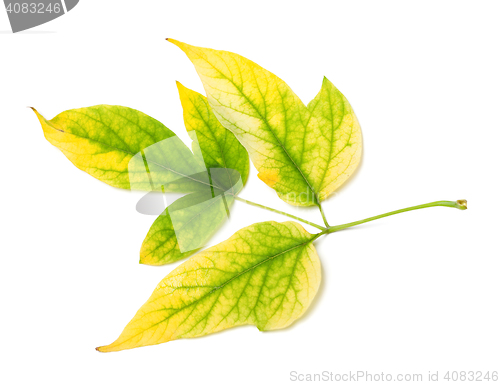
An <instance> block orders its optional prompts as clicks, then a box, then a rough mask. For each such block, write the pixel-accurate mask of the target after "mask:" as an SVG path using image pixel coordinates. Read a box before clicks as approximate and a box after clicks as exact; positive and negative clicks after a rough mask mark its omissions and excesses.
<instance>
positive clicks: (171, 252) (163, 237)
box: [140, 169, 243, 265]
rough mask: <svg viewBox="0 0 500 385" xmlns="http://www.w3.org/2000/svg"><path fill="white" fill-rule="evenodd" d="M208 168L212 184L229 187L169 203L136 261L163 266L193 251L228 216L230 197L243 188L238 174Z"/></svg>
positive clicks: (203, 243)
mask: <svg viewBox="0 0 500 385" xmlns="http://www.w3.org/2000/svg"><path fill="white" fill-rule="evenodd" d="M210 171H211V175H212V180H213V181H214V183H215V184H216V185H219V186H229V187H223V189H222V190H217V189H215V190H213V191H212V190H210V189H206V190H205V191H200V192H196V193H191V194H188V195H186V196H184V197H182V198H179V199H178V200H176V201H175V202H174V203H172V204H171V205H169V206H168V208H167V209H166V210H165V211H164V212H163V213H162V214H161V215H159V216H158V218H157V219H156V220H155V222H154V223H153V225H152V226H151V228H150V230H149V232H148V234H147V236H146V238H145V240H144V242H143V244H142V247H141V259H140V263H143V264H148V265H164V264H166V263H171V262H175V261H177V260H179V259H181V258H184V257H187V256H189V255H191V254H193V253H195V252H196V251H198V250H199V249H200V248H201V247H203V246H204V245H205V244H206V242H207V241H208V240H209V239H210V237H211V236H212V235H213V234H215V232H216V231H217V229H218V228H219V226H220V225H221V224H222V223H223V222H224V220H225V219H226V218H227V217H229V208H230V206H231V205H232V204H233V202H234V196H235V195H236V194H238V193H239V191H240V190H241V188H242V187H243V185H242V183H241V179H240V175H239V173H238V172H236V171H234V170H228V169H210ZM228 175H229V176H228ZM233 180H237V181H238V182H237V184H236V185H232V184H230V183H232V182H233Z"/></svg>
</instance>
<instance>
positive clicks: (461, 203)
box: [320, 199, 467, 235]
mask: <svg viewBox="0 0 500 385" xmlns="http://www.w3.org/2000/svg"><path fill="white" fill-rule="evenodd" d="M437 206H443V207H453V208H456V209H459V210H466V209H467V201H466V200H465V199H461V200H458V201H455V202H452V201H437V202H431V203H425V204H423V205H418V206H411V207H407V208H405V209H401V210H396V211H391V212H388V213H385V214H380V215H377V216H374V217H370V218H366V219H362V220H360V221H356V222H350V223H345V224H343V225H338V226H330V227H328V229H327V230H326V231H323V232H322V233H320V234H321V235H322V234H326V233H328V234H329V233H334V232H336V231H340V230H344V229H347V228H348V227H353V226H357V225H361V224H363V223H366V222H371V221H374V220H377V219H380V218H384V217H388V216H391V215H395V214H399V213H404V212H406V211H412V210H419V209H425V208H427V207H437Z"/></svg>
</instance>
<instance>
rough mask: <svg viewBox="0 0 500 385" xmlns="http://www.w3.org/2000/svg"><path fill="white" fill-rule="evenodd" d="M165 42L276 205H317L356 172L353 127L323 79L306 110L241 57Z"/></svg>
mask: <svg viewBox="0 0 500 385" xmlns="http://www.w3.org/2000/svg"><path fill="white" fill-rule="evenodd" d="M168 40H169V41H171V42H172V43H173V44H175V45H177V46H178V47H179V48H181V49H182V50H183V51H184V52H185V53H186V55H187V56H188V58H189V59H190V60H191V61H192V62H193V64H194V66H195V68H196V71H197V72H198V75H199V76H200V79H201V80H202V82H203V85H204V87H205V91H206V93H207V97H208V101H209V103H210V106H211V107H212V109H213V111H214V114H215V115H216V117H217V118H218V119H219V121H220V122H221V123H222V125H223V126H224V127H226V128H227V129H229V130H231V131H232V132H233V133H234V134H235V135H236V137H237V138H238V139H239V140H240V142H241V143H242V144H243V145H244V146H245V147H246V149H247V150H248V152H249V155H250V157H251V159H252V162H253V163H254V165H255V167H256V168H257V170H258V171H259V174H258V176H259V178H260V179H261V180H263V181H264V182H265V183H266V184H267V185H269V186H270V187H272V188H273V189H275V190H276V192H277V193H278V195H279V196H280V198H281V199H283V200H285V201H286V202H288V203H290V204H293V205H299V206H311V205H314V204H317V205H319V202H320V201H322V200H324V199H326V198H327V197H328V196H329V195H330V194H331V193H332V192H333V191H334V190H335V189H337V188H338V187H339V186H340V185H341V184H342V183H344V182H345V181H346V180H347V179H348V178H349V176H350V175H351V174H352V173H353V172H354V170H355V168H356V167H357V165H358V163H359V161H360V158H361V147H362V140H361V130H360V127H359V123H358V121H357V119H356V116H355V115H354V112H353V110H352V108H351V106H350V105H349V102H348V101H347V99H346V98H345V97H344V96H343V95H342V94H341V93H340V92H339V91H338V90H337V89H336V88H335V87H334V86H333V85H332V84H331V83H330V82H329V81H328V80H327V79H326V78H325V79H324V81H323V87H322V89H321V91H320V93H319V94H318V95H317V96H316V98H315V99H314V100H313V101H312V102H311V103H310V105H309V106H308V107H306V106H305V105H304V104H303V103H302V101H301V100H300V99H299V98H298V97H297V95H295V94H294V93H293V91H292V90H291V89H290V87H288V85H287V84H286V83H285V82H283V80H281V79H280V78H278V77H277V76H276V75H274V74H272V73H270V72H269V71H267V70H265V69H264V68H262V67H260V66H258V65H257V64H255V63H254V62H252V61H250V60H248V59H246V58H244V57H242V56H240V55H237V54H234V53H231V52H226V51H216V50H212V49H208V48H200V47H194V46H191V45H188V44H185V43H181V42H178V41H176V40H172V39H168Z"/></svg>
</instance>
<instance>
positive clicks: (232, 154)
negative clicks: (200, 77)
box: [177, 82, 250, 184]
mask: <svg viewBox="0 0 500 385" xmlns="http://www.w3.org/2000/svg"><path fill="white" fill-rule="evenodd" d="M177 89H178V90H179V97H180V99H181V103H182V108H183V115H184V124H185V126H186V130H187V131H188V133H189V134H190V136H191V137H192V139H193V140H196V142H197V145H198V146H199V147H200V149H201V152H202V156H203V160H204V164H205V166H206V168H207V169H211V168H224V169H232V170H236V171H237V172H238V173H239V174H240V176H241V180H242V182H243V184H245V183H246V181H247V179H248V173H249V169H250V161H249V159H248V153H247V151H246V150H245V148H244V147H243V146H242V145H241V143H240V142H238V140H237V139H236V137H235V136H234V134H233V133H232V132H231V131H229V130H227V129H226V128H224V127H223V126H222V125H221V124H220V123H219V121H218V120H217V118H216V117H215V115H214V114H213V111H212V108H211V107H210V105H209V104H208V101H207V98H206V97H205V96H203V95H201V94H199V93H198V92H196V91H193V90H190V89H189V88H187V87H184V86H183V85H182V84H181V83H179V82H177ZM193 133H196V138H194V137H193V135H192V134H193ZM194 150H195V148H193V151H194Z"/></svg>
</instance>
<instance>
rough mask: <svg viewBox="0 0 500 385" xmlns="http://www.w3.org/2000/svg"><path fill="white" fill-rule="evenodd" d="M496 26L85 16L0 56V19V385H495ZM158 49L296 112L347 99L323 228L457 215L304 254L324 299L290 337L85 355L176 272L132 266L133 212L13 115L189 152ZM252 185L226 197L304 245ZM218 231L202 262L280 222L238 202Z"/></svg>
mask: <svg viewBox="0 0 500 385" xmlns="http://www.w3.org/2000/svg"><path fill="white" fill-rule="evenodd" d="M499 12H500V3H498V2H497V1H467V2H464V1H415V2H410V1H405V2H402V1H300V2H296V1H269V0H266V1H256V0H254V1H246V2H237V1H224V2H223V1H181V0H178V1H123V0H120V1H118V0H114V1H109V0H108V1H98V0H84V1H81V2H80V4H78V5H77V6H76V7H75V8H74V9H73V10H72V11H70V12H69V13H68V14H67V15H65V16H64V17H61V18H59V19H56V20H54V21H52V22H50V23H47V24H45V25H42V26H39V27H36V28H34V29H32V30H29V31H26V32H24V33H18V34H15V35H12V34H11V33H10V32H9V29H10V26H9V24H8V20H7V16H6V13H5V12H3V10H1V11H0V30H1V31H2V32H1V33H0V48H1V51H0V52H1V64H0V66H1V83H0V109H1V113H0V135H1V144H2V151H1V152H0V157H1V174H0V183H1V186H2V188H1V191H0V194H1V204H2V210H1V224H2V230H1V242H0V250H1V258H2V260H1V261H2V263H1V268H0V269H1V270H0V293H1V294H0V295H1V310H0V311H1V317H0V333H1V340H0V341H1V345H0V346H1V350H0V354H1V355H2V357H1V359H0V362H1V363H0V382H2V383H4V384H38V383H43V384H90V383H91V384H110V383H113V384H118V383H120V384H137V383H141V384H196V383H199V384H234V383H238V384H256V383H263V384H285V383H289V382H290V379H291V377H290V372H291V371H297V372H298V373H302V374H305V373H319V372H322V371H331V372H333V373H346V372H349V371H358V370H362V371H369V372H370V373H372V374H375V373H381V372H384V373H391V374H393V375H396V374H399V373H410V374H411V373H422V374H424V378H426V376H427V373H428V371H432V372H435V371H439V373H440V375H441V377H442V376H444V374H445V372H446V371H449V370H450V371H453V370H457V371H460V370H465V371H469V370H477V371H479V370H481V371H488V370H489V371H494V370H497V371H499V370H500V310H499V294H500V277H499V270H500V261H499V257H500V252H499V241H498V239H499V225H498V219H499V214H500V210H499V208H500V202H499V199H500V198H499V182H498V166H499V156H498V151H499V140H500V134H499V129H500V118H499V108H500V93H499V88H500V76H499V69H500V54H499V38H500V23H499V22H498V15H499ZM166 37H172V38H175V39H178V40H181V41H184V42H187V43H190V44H193V45H198V46H202V47H210V48H216V49H224V50H228V51H233V52H236V53H239V54H241V55H243V56H245V57H248V58H250V59H252V60H254V61H255V62H257V63H259V64H260V65H262V66H263V67H264V68H266V69H268V70H270V71H272V72H274V73H275V74H277V75H278V76H280V77H281V78H282V79H284V80H285V81H286V82H287V83H288V84H289V85H290V86H291V87H292V89H293V90H294V91H295V92H296V93H297V94H298V95H299V96H300V97H301V98H302V100H303V101H304V102H308V101H309V100H310V99H312V98H313V97H314V96H315V94H316V93H317V92H318V90H319V88H320V85H321V81H322V77H323V76H324V75H326V76H327V77H328V78H329V79H330V80H331V81H332V82H333V83H334V84H335V85H336V86H337V87H338V88H339V89H340V90H341V91H342V92H343V93H344V94H345V95H346V97H347V98H348V99H349V101H350V102H351V104H352V105H353V107H354V109H355V111H356V114H357V116H358V118H359V120H360V122H361V126H362V129H363V136H364V154H363V161H362V164H361V167H360V168H359V171H358V172H357V173H356V174H355V176H354V177H353V178H352V180H350V181H349V183H347V184H346V185H345V186H344V187H342V188H341V189H340V190H339V191H338V192H337V194H336V196H335V197H332V198H331V199H329V200H327V201H326V202H325V205H324V207H325V210H326V213H327V215H328V218H329V220H330V223H331V224H341V223H345V222H349V221H353V220H358V219H362V218H365V217H368V216H371V215H376V214H380V213H383V212H386V211H390V210H394V209H398V208H403V207H407V206H411V205H415V204H420V203H426V202H429V201H434V200H442V199H444V200H456V199H464V198H465V199H468V201H469V210H467V211H459V210H455V209H450V208H431V209H427V210H421V211H416V212H411V213H405V214H402V215H399V216H394V217H391V218H386V219H383V220H380V221H377V222H373V223H371V224H367V225H364V226H360V227H357V228H355V229H350V230H347V231H344V232H339V233H336V234H332V235H330V236H328V237H323V238H321V240H319V241H317V242H316V246H317V249H318V253H319V255H320V257H321V261H322V268H323V282H322V285H321V290H320V292H319V294H318V296H317V298H316V299H315V301H314V303H313V305H312V306H311V308H310V309H309V310H308V312H307V314H306V315H305V316H304V317H303V318H302V319H300V320H299V321H297V322H296V323H295V324H294V325H292V327H290V328H288V329H286V330H283V331H277V332H266V333H261V332H259V331H258V330H257V329H256V328H255V327H251V326H249V327H240V328H235V329H230V330H227V331H225V332H222V333H218V334H215V335H210V336H207V337H203V338H196V339H190V340H179V341H173V342H169V343H167V344H162V345H157V346H152V347H145V348H140V349H133V350H129V351H123V352H118V353H109V354H103V353H98V352H96V351H95V350H94V348H95V347H96V346H100V345H104V344H108V343H111V342H112V341H113V340H114V339H115V338H116V337H117V336H118V335H119V333H120V332H121V331H122V328H123V327H124V326H125V324H126V323H127V322H128V321H129V320H130V319H131V317H132V316H133V315H134V314H135V312H136V311H137V309H138V308H139V307H140V306H141V305H142V304H143V303H144V302H145V300H146V299H147V298H148V297H149V295H150V293H151V292H152V290H153V289H154V287H155V286H156V284H157V283H158V282H159V281H160V280H161V279H162V278H163V277H164V276H165V275H167V274H168V272H169V271H171V269H172V268H173V267H174V266H171V265H170V266H163V267H156V268H155V267H150V266H144V265H139V264H138V259H139V248H140V245H141V243H142V240H143V238H144V236H145V235H146V233H147V231H148V229H149V226H150V225H151V223H152V222H153V221H154V217H152V216H145V215H141V214H139V213H137V212H136V211H135V204H136V202H137V200H138V199H139V198H140V197H141V196H142V193H131V192H126V191H121V190H118V189H114V188H111V187H109V186H107V185H105V184H104V183H102V182H99V181H98V180H96V179H94V178H92V177H90V176H89V175H87V174H85V173H84V172H81V171H79V170H78V169H76V168H75V167H74V166H73V165H72V164H71V163H70V162H69V161H68V160H67V159H66V158H65V157H64V156H63V154H62V153H61V152H59V151H58V150H57V149H56V148H55V147H53V146H51V145H50V144H49V143H48V142H47V141H46V140H45V139H44V137H43V134H42V130H41V127H40V125H39V123H38V121H37V119H36V118H35V115H34V114H33V112H31V110H29V109H28V108H26V107H27V106H34V107H36V108H37V109H38V110H39V111H40V112H41V113H43V114H44V115H45V116H46V117H48V118H52V117H53V116H55V115H56V114H58V113H59V112H62V111H64V110H66V109H71V108H77V107H84V106H90V105H95V104H101V103H106V104H118V105H124V106H128V107H133V108H136V109H138V110H141V111H143V112H145V113H147V114H149V115H151V116H153V117H154V118H156V119H158V120H160V121H161V122H163V123H164V124H165V125H166V126H167V127H169V128H171V129H172V130H174V131H175V132H176V133H177V134H178V135H179V136H180V137H181V138H183V139H184V140H185V141H188V136H187V134H186V133H185V128H184V125H183V121H182V109H181V105H180V102H179V100H178V95H177V89H176V87H175V80H179V81H181V82H182V83H183V84H184V85H185V86H187V87H190V88H193V89H195V90H198V91H200V92H203V88H202V86H201V82H200V81H199V79H198V77H197V75H196V73H195V71H194V68H193V67H192V65H191V64H190V62H189V61H188V59H187V58H186V57H185V55H184V54H183V53H182V52H181V51H180V50H179V49H178V48H177V47H175V46H174V45H172V44H169V43H168V42H166V41H165V38H166ZM256 174H257V173H256V171H255V169H252V172H251V177H250V180H249V182H248V184H247V186H246V187H245V189H244V190H243V192H242V193H241V196H242V197H244V198H245V197H247V198H249V199H251V200H254V201H258V202H261V203H265V204H268V205H270V206H273V207H276V208H278V209H281V210H285V211H288V212H291V213H294V214H296V215H299V216H303V217H306V218H308V219H309V220H311V221H316V222H317V223H321V217H320V215H319V213H318V212H317V211H316V210H314V209H311V210H304V209H298V208H294V207H291V206H288V205H287V204H285V203H283V202H282V201H280V199H278V197H277V196H276V194H275V193H274V191H273V190H271V189H270V188H268V187H267V186H265V185H264V184H263V183H262V182H261V181H260V180H258V178H257V177H256ZM232 214H233V219H232V221H231V222H230V223H228V224H226V225H225V226H224V228H223V229H222V230H221V231H220V232H219V233H218V234H217V236H216V237H215V238H213V239H212V241H211V244H212V245H213V244H215V243H218V242H220V241H222V240H224V239H226V238H228V237H229V236H230V235H231V234H232V233H233V232H234V231H235V230H236V229H238V228H241V227H243V226H246V225H250V224H252V223H254V222H256V221H264V220H271V219H273V220H278V221H284V220H286V218H285V217H282V216H279V215H274V214H272V213H270V212H267V211H262V210H259V209H256V208H253V207H250V206H246V205H244V204H243V203H239V202H237V204H236V205H235V207H234V210H233V213H232ZM306 228H307V229H308V230H309V231H311V232H316V231H317V230H315V229H314V228H311V227H308V226H306ZM179 263H180V262H179ZM176 265H178V264H176ZM442 383H446V382H442Z"/></svg>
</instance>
